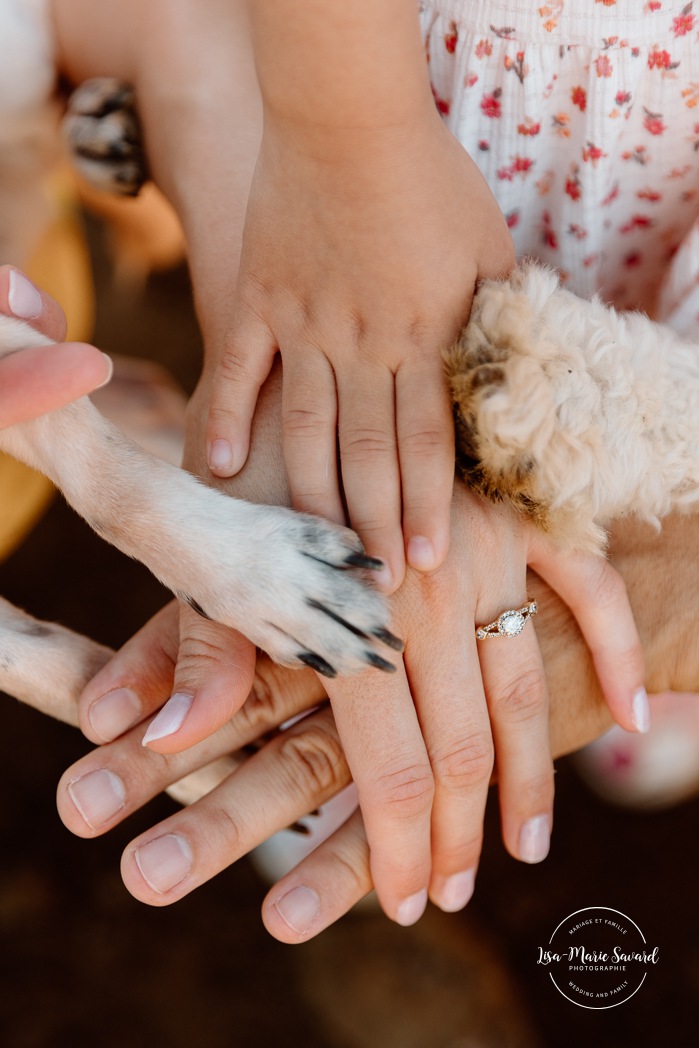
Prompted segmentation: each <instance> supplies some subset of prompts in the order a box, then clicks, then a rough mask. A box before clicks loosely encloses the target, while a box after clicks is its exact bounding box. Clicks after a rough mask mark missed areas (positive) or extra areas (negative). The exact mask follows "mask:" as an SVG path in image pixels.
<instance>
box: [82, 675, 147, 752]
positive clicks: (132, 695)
mask: <svg viewBox="0 0 699 1048" xmlns="http://www.w3.org/2000/svg"><path fill="white" fill-rule="evenodd" d="M87 716H88V719H89V721H90V726H91V728H92V730H93V731H94V733H95V735H97V737H98V738H99V739H102V741H103V742H111V741H112V739H116V738H117V737H118V736H119V735H123V733H124V732H125V731H126V729H127V728H130V727H132V726H133V725H134V724H138V722H139V720H140V719H141V716H142V709H141V701H140V699H139V697H138V695H137V694H136V692H135V691H132V690H131V688H116V689H115V690H114V691H108V692H107V694H106V695H102V697H101V698H99V699H96V700H95V702H93V703H92V705H91V706H90V709H89V710H88V714H87Z"/></svg>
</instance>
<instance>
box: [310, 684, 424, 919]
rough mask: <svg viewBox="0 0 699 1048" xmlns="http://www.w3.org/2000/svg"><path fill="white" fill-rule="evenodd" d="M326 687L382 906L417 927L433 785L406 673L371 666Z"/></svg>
mask: <svg viewBox="0 0 699 1048" xmlns="http://www.w3.org/2000/svg"><path fill="white" fill-rule="evenodd" d="M327 691H328V694H329V695H330V700H331V704H332V708H333V711H334V714H335V720H336V723H337V729H338V732H339V735H340V738H341V739H342V745H343V747H344V750H345V754H346V756H347V761H348V763H349V766H350V768H351V769H352V777H353V779H354V781H355V783H356V786H357V790H358V792H359V800H360V805H361V809H362V813H363V817H364V824H365V826H366V830H367V837H368V840H369V843H370V846H371V871H372V880H373V882H374V884H375V885H376V891H377V894H378V896H379V900H380V902H381V906H382V907H383V909H384V911H385V913H386V914H387V915H388V916H389V917H390V918H391V919H392V920H394V921H397V922H398V923H399V924H403V925H409V924H414V923H415V921H417V920H418V919H419V918H420V916H421V915H422V913H423V911H424V909H425V905H426V903H427V887H428V884H429V879H430V866H431V862H430V815H431V810H432V800H433V795H434V782H433V778H432V769H431V767H430V763H429V758H428V756H427V751H426V749H425V744H424V741H423V738H422V733H421V730H420V725H419V722H418V719H417V716H416V712H415V708H414V706H413V702H412V698H411V695H410V690H409V688H408V682H407V679H406V676H405V672H404V671H403V670H402V669H399V671H398V672H397V673H395V674H393V675H392V676H391V677H387V676H386V675H385V674H379V673H378V671H376V670H368V671H367V672H365V673H363V674H362V675H361V676H360V677H355V678H353V680H352V681H351V682H349V683H348V682H347V681H343V680H336V681H332V682H327ZM377 709H378V710H380V717H379V720H378V721H377Z"/></svg>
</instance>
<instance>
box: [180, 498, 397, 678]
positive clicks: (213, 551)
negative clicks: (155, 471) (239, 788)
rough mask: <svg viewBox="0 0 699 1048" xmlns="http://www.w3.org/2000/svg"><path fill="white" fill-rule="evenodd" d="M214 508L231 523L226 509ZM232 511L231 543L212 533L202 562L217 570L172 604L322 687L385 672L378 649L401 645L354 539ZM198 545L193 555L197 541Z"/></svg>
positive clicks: (284, 518)
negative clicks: (306, 671)
mask: <svg viewBox="0 0 699 1048" xmlns="http://www.w3.org/2000/svg"><path fill="white" fill-rule="evenodd" d="M218 501H220V502H221V503H222V508H223V510H224V512H225V513H226V514H227V516H228V517H229V523H230V513H231V500H230V499H219V500H218ZM236 511H240V517H239V519H238V524H239V528H238V530H237V532H236V541H235V543H232V542H230V541H226V543H225V544H224V543H222V541H221V539H222V536H224V535H225V534H226V530H225V528H224V529H219V527H218V526H216V527H215V528H214V527H211V528H210V533H209V539H208V553H209V555H208V557H207V562H208V563H209V564H210V565H212V566H213V565H215V567H214V568H213V570H211V569H210V571H209V575H208V578H207V576H206V574H205V573H204V572H202V571H201V565H199V572H198V577H197V579H196V582H193V583H192V584H191V585H187V586H186V588H184V587H180V588H179V590H178V596H180V597H181V598H182V599H183V600H185V601H186V602H187V603H189V605H190V606H191V607H192V608H193V609H194V610H195V611H196V612H197V613H198V614H200V615H203V616H205V617H206V618H210V619H213V620H215V621H217V622H221V623H223V624H224V625H227V626H232V627H233V628H235V629H238V630H240V632H242V633H244V634H245V636H247V637H248V638H249V639H250V640H252V641H253V642H254V643H255V644H256V645H257V646H258V647H260V648H262V649H263V650H264V651H266V652H267V653H268V654H269V655H270V656H271V658H272V659H274V661H275V662H278V663H280V664H281V665H286V666H304V665H305V666H310V667H311V668H312V669H314V670H317V672H318V673H321V674H323V675H324V676H326V677H335V676H337V675H338V674H342V675H345V674H351V673H356V672H358V671H359V670H362V669H365V668H366V667H367V666H373V667H375V668H377V669H381V670H386V671H389V672H391V671H393V670H394V669H395V666H394V665H393V663H391V662H389V661H388V659H387V658H385V655H386V654H388V652H387V651H386V649H391V650H392V651H394V652H401V651H402V650H403V643H402V641H401V640H399V638H398V637H396V636H394V634H393V633H391V631H390V629H389V612H388V604H387V601H386V599H385V598H384V597H383V596H382V594H380V593H379V592H378V591H377V590H376V589H375V588H374V587H373V586H372V584H371V576H372V574H374V573H375V572H376V571H378V570H380V569H381V568H382V567H383V563H382V562H381V561H379V560H376V559H374V558H372V557H368V556H367V555H366V554H365V553H364V551H363V548H362V546H361V543H360V541H359V539H358V537H357V536H356V534H355V533H354V532H353V531H350V530H349V529H348V528H342V527H339V526H338V525H335V524H331V523H329V522H327V521H325V520H322V519H321V518H319V517H313V516H311V515H309V514H302V513H295V512H293V511H292V510H287V509H284V508H281V507H271V506H254V505H252V504H250V503H241V502H237V503H236ZM209 523H210V524H212V523H213V521H210V522H209ZM228 534H229V537H230V528H229V531H228ZM197 542H198V545H199V548H201V545H202V543H201V532H200V537H199V539H198V540H197ZM382 652H383V653H382Z"/></svg>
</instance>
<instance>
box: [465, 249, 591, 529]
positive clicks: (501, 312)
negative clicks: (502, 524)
mask: <svg viewBox="0 0 699 1048" xmlns="http://www.w3.org/2000/svg"><path fill="white" fill-rule="evenodd" d="M589 305H590V304H589V303H583V302H581V301H580V300H578V299H575V298H574V296H573V295H571V294H570V293H569V292H567V291H565V290H564V289H562V288H560V287H559V285H558V281H557V279H556V277H555V275H554V274H553V273H551V272H549V271H548V270H545V269H542V268H541V267H537V266H534V265H531V266H527V267H525V268H523V269H521V270H518V271H517V272H516V273H515V274H514V275H513V276H512V278H511V279H510V280H508V281H486V282H485V283H484V284H483V285H481V286H480V288H479V289H478V292H477V294H476V297H475V298H474V303H473V309H472V312H471V318H470V321H469V324H468V326H467V327H466V328H465V330H464V331H463V332H462V335H461V337H460V339H459V341H458V342H457V344H456V345H455V346H454V347H453V348H452V349H451V351H450V352H449V353H448V354H447V356H446V365H447V373H448V377H449V381H450V385H451V391H452V395H453V399H454V415H455V425H456V438H457V467H458V469H459V471H460V473H461V475H462V477H463V478H464V479H465V480H466V481H467V482H468V483H469V485H470V486H471V487H473V488H475V489H476V490H477V491H479V492H480V493H481V494H483V495H485V496H486V497H487V498H490V499H491V500H494V501H508V502H510V503H513V504H514V505H515V506H517V507H518V508H519V509H520V510H522V511H523V512H524V513H525V514H526V515H527V516H528V517H529V518H530V519H531V520H532V521H533V522H534V523H535V524H536V525H537V526H538V527H540V528H541V529H543V530H545V531H547V532H548V533H549V534H551V536H552V537H554V538H556V539H557V540H559V541H560V543H561V544H562V545H564V546H568V547H572V546H576V547H578V548H588V549H599V548H600V547H601V545H603V542H604V532H603V531H602V530H601V529H600V528H599V526H598V525H597V524H596V523H595V522H594V519H593V518H594V516H595V511H596V509H597V508H598V507H597V505H596V501H595V499H596V471H597V470H598V466H599V462H600V452H601V450H602V443H603V441H602V433H601V427H600V425H599V421H598V420H599V419H600V418H601V417H602V414H603V412H602V409H601V398H602V387H601V384H600V383H599V382H598V381H597V380H596V378H595V376H594V375H593V374H592V373H591V370H590V368H589V367H588V362H587V360H586V358H585V354H584V352H583V350H582V349H581V344H582V343H584V339H583V338H580V334H581V332H580V331H579V330H572V329H573V328H575V327H576V323H577V327H578V328H580V327H581V320H580V314H582V316H583V317H584V310H585V307H589ZM599 308H602V307H599ZM576 310H577V314H578V315H576Z"/></svg>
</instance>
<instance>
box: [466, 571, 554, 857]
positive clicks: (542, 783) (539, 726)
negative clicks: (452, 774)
mask: <svg viewBox="0 0 699 1048" xmlns="http://www.w3.org/2000/svg"><path fill="white" fill-rule="evenodd" d="M518 588H519V587H518V586H517V584H516V583H515V582H514V580H513V582H512V584H511V588H510V587H508V592H510V593H517V590H518ZM525 603H526V600H522V601H521V602H520V603H519V604H517V607H521V606H522V605H523V604H525ZM503 610H504V604H501V605H500V606H499V607H498V609H497V611H500V612H502V611H503ZM490 612H492V613H493V614H492V618H493V619H494V618H496V617H497V612H496V611H493V607H490V608H489V609H486V614H489V613H490ZM489 621H490V620H489ZM484 624H485V623H484ZM477 643H478V655H479V658H480V664H481V672H482V675H483V684H484V687H485V693H486V698H487V701H488V709H489V711H490V719H491V725H492V731H493V739H494V741H495V755H496V764H497V770H498V790H499V795H500V812H501V821H502V835H503V841H504V842H505V847H506V848H507V850H508V851H509V853H510V854H511V855H512V856H514V858H515V859H521V860H522V861H523V862H529V863H534V862H541V861H542V860H543V859H545V858H546V856H547V855H548V852H549V845H550V837H551V828H552V825H553V795H554V786H553V761H552V759H551V744H550V740H549V717H548V693H547V690H546V679H545V676H544V667H543V663H542V660H541V654H540V652H539V645H538V643H537V640H536V634H535V632H534V629H533V626H532V624H530V623H528V624H526V625H525V628H524V630H523V632H522V633H521V634H520V635H519V636H515V637H501V636H499V635H497V636H495V637H488V638H486V639H485V640H481V641H478V642H477Z"/></svg>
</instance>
